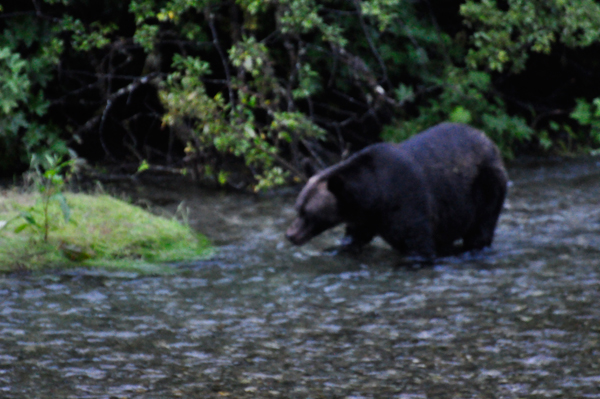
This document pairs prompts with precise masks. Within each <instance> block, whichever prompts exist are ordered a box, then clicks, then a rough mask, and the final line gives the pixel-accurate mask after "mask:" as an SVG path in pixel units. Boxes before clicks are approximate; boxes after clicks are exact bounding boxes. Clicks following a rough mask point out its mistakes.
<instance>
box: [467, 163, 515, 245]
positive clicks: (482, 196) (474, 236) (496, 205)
mask: <svg viewBox="0 0 600 399" xmlns="http://www.w3.org/2000/svg"><path fill="white" fill-rule="evenodd" d="M472 193H473V200H474V204H475V213H476V214H475V220H474V221H473V224H472V225H471V227H470V228H469V230H468V231H467V232H466V234H465V236H464V238H463V249H464V250H465V251H470V250H479V249H483V248H485V247H489V246H491V245H492V241H493V240H494V231H495V230H496V224H497V223H498V218H499V217H500V212H501V211H502V206H503V205H504V198H505V197H506V175H505V174H504V173H503V172H502V171H500V170H497V169H494V168H485V169H483V171H482V172H481V173H480V174H479V176H478V178H477V179H476V180H475V183H474V184H473V191H472Z"/></svg>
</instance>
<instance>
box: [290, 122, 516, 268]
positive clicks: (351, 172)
mask: <svg viewBox="0 0 600 399" xmlns="http://www.w3.org/2000/svg"><path fill="white" fill-rule="evenodd" d="M507 181H508V179H507V175H506V171H505V169H504V165H503V162H502V158H501V156H500V152H499V151H498V148H497V147H496V146H495V144H494V143H493V142H492V141H491V140H489V139H488V138H487V137H486V136H485V135H484V134H483V133H482V132H480V131H478V130H476V129H473V128H471V127H469V126H466V125H460V124H451V123H443V124H440V125H437V126H434V127H432V128H430V129H428V130H426V131H424V132H422V133H420V134H418V135H416V136H414V137H413V138H411V139H409V140H407V141H405V142H404V143H401V144H388V143H382V144H375V145H372V146H369V147H367V148H365V149H363V150H362V151H360V152H358V153H356V154H354V155H353V156H352V157H350V158H348V159H347V160H345V161H343V162H340V163H339V164H336V165H334V166H332V167H330V168H327V169H325V170H323V171H321V172H320V173H318V174H317V175H315V176H313V177H312V178H311V179H310V180H309V181H308V183H307V184H306V186H305V187H304V189H303V190H302V192H301V193H300V195H299V196H298V199H297V201H296V210H297V212H298V217H297V218H296V220H294V222H293V223H292V225H291V226H290V228H289V229H288V231H287V234H286V235H287V237H288V239H289V240H290V241H291V242H292V243H294V244H296V245H302V244H304V243H305V242H307V241H308V240H310V239H311V238H313V237H314V236H316V235H318V234H320V233H321V232H323V231H325V230H327V229H329V228H332V227H334V226H336V225H338V224H340V223H345V224H346V236H345V237H344V240H343V244H344V245H346V246H350V247H354V248H360V247H362V246H363V245H365V244H367V243H369V242H370V241H371V240H372V239H373V237H374V236H376V235H380V236H381V237H382V238H383V239H384V240H385V241H387V242H388V243H389V244H390V245H391V246H392V247H394V248H395V249H397V250H399V251H402V252H406V253H412V254H416V255H420V256H423V257H425V258H433V257H434V256H436V255H438V256H439V255H444V254H447V253H450V252H452V251H453V250H454V243H455V242H456V241H457V240H462V242H463V245H462V248H461V250H463V251H467V250H472V249H481V248H483V247H486V246H489V245H491V244H492V240H493V236H494V230H495V227H496V223H497V221H498V217H499V215H500V211H501V209H502V205H503V203H504V199H505V196H506V185H507Z"/></svg>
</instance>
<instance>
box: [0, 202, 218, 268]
mask: <svg viewBox="0 0 600 399" xmlns="http://www.w3.org/2000/svg"><path fill="white" fill-rule="evenodd" d="M36 198H37V197H36V196H35V195H33V194H18V193H14V192H8V193H4V194H3V195H2V196H0V227H2V226H3V228H2V229H1V230H0V272H10V271H14V270H22V269H26V270H40V269H43V268H72V267H81V266H90V267H102V268H107V269H116V270H127V271H138V272H144V273H166V272H169V271H170V270H172V267H170V266H169V265H167V263H169V262H179V261H188V260H193V259H199V258H204V257H207V256H208V255H209V254H210V252H211V248H210V244H209V243H208V241H207V239H206V238H205V237H204V236H202V235H200V234H198V233H196V232H194V231H193V230H192V229H191V228H190V227H188V226H185V225H183V224H181V223H180V222H178V221H176V220H173V219H167V218H164V217H159V216H156V215H153V214H152V213H150V212H147V211H145V210H143V209H141V208H139V207H136V206H133V205H131V204H128V203H126V202H124V201H121V200H118V199H116V198H113V197H110V196H108V195H104V194H102V195H87V194H69V193H67V194H65V198H66V203H67V205H68V208H69V210H70V218H69V221H65V218H64V212H63V211H62V210H61V208H60V204H59V203H51V204H50V208H49V210H48V219H49V220H50V229H49V233H48V240H47V241H45V240H44V235H43V234H42V233H41V230H40V229H39V228H38V227H36V226H35V225H34V224H33V223H31V220H32V219H33V220H34V221H36V222H38V223H37V224H38V225H39V224H40V223H39V221H42V220H44V212H43V209H42V204H40V203H37V204H36ZM24 211H25V212H27V213H28V215H30V216H31V218H30V220H29V222H28V221H27V220H26V219H25V218H23V217H22V216H19V215H22V214H23V212H24ZM19 230H20V231H19Z"/></svg>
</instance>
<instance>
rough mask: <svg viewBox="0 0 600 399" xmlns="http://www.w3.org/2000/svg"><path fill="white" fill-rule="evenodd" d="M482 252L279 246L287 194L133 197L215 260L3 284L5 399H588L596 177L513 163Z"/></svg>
mask: <svg viewBox="0 0 600 399" xmlns="http://www.w3.org/2000/svg"><path fill="white" fill-rule="evenodd" d="M509 174H510V177H511V186H510V189H509V194H508V200H507V202H506V206H505V209H504V211H503V213H502V215H501V218H500V222H499V226H498V229H497V232H496V238H495V242H494V245H493V247H492V249H489V250H486V251H483V252H482V253H479V254H474V255H463V256H459V257H449V258H444V259H440V260H438V262H437V263H436V264H435V266H433V267H421V268H419V267H413V266H412V265H411V264H410V263H408V262H406V261H404V260H403V258H402V257H401V256H399V255H398V254H397V253H395V252H394V251H392V250H391V249H390V248H389V247H388V246H387V245H386V244H385V243H383V242H382V241H376V242H374V244H372V245H371V246H370V247H368V248H367V249H365V250H364V251H363V252H362V253H361V254H359V255H348V254H336V253H335V251H332V250H331V248H332V247H333V246H334V245H335V244H336V240H337V239H338V238H339V236H340V235H341V234H342V231H341V230H340V229H336V230H334V231H331V232H328V233H326V234H324V235H323V236H321V237H319V238H317V239H315V240H313V241H311V242H310V243H309V244H307V245H306V246H303V247H293V246H291V245H290V244H288V243H287V242H286V241H285V238H284V232H285V229H286V227H287V225H288V224H289V222H290V221H291V219H292V218H293V216H294V211H293V207H292V206H293V202H294V196H293V195H291V194H281V195H276V196H263V197H256V196H249V195H238V194H224V193H218V192H211V191H207V190H201V189H198V188H195V187H193V186H191V185H189V184H176V183H174V182H173V180H172V179H165V181H164V182H163V183H161V184H158V185H153V186H148V185H143V186H139V187H137V189H136V190H131V189H130V191H131V192H132V194H131V195H132V196H133V197H134V199H139V198H143V199H145V201H146V202H149V203H151V204H152V205H153V206H154V207H159V208H160V209H163V210H164V211H165V212H174V211H175V210H176V209H177V207H178V206H179V205H180V204H181V202H182V201H183V205H184V206H186V207H188V209H189V216H188V217H189V222H190V223H191V224H192V226H194V227H195V228H197V229H198V230H199V231H202V232H204V233H205V234H207V235H208V236H209V237H210V239H211V240H212V242H213V243H214V244H215V245H216V246H217V247H218V248H219V249H218V252H217V254H216V255H215V257H214V258H212V259H210V260H206V261H201V262H196V263H193V264H179V265H173V267H174V268H175V270H176V272H175V273H174V274H173V275H169V276H139V275H136V274H132V273H106V272H102V271H98V270H96V271H86V270H76V271H69V272H56V271H51V272H48V273H44V274H38V275H7V276H4V277H2V278H0V397H1V398H106V399H113V398H178V397H183V398H224V397H230V398H298V399H308V398H314V399H317V398H348V399H359V398H397V399H425V398H428V399H429V398H525V397H528V398H600V360H599V359H600V307H599V306H596V304H597V303H599V302H600V294H599V292H598V287H599V283H600V256H599V255H600V206H599V203H600V164H599V163H598V162H597V161H596V160H593V159H592V160H561V161H560V162H556V163H551V162H548V163H545V164H542V163H521V164H519V165H513V166H512V167H510V168H509Z"/></svg>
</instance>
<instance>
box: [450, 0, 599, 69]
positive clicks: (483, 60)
mask: <svg viewBox="0 0 600 399" xmlns="http://www.w3.org/2000/svg"><path fill="white" fill-rule="evenodd" d="M507 5H508V8H507V9H506V10H503V9H501V8H500V7H499V6H498V4H497V3H496V1H494V0H483V1H481V2H475V1H473V0H468V1H467V2H465V3H464V4H463V5H461V7H460V13H461V15H462V16H464V17H465V23H466V24H467V26H469V27H470V28H472V29H475V33H474V34H473V37H472V43H473V46H474V48H472V49H470V50H469V54H468V56H467V62H468V63H469V65H470V66H472V67H476V66H485V67H487V68H489V69H491V70H493V71H500V72H501V71H504V70H506V69H507V68H510V70H511V71H512V72H515V73H518V72H521V71H523V70H524V69H525V63H526V61H527V58H528V56H529V51H533V52H536V53H544V54H548V53H549V52H550V51H551V49H552V46H553V44H554V43H556V42H562V43H564V44H565V45H566V46H568V47H586V46H589V45H591V44H592V43H595V42H597V41H598V40H599V39H600V4H598V3H597V2H595V1H593V0H573V1H564V0H534V1H530V0H508V3H507Z"/></svg>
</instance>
